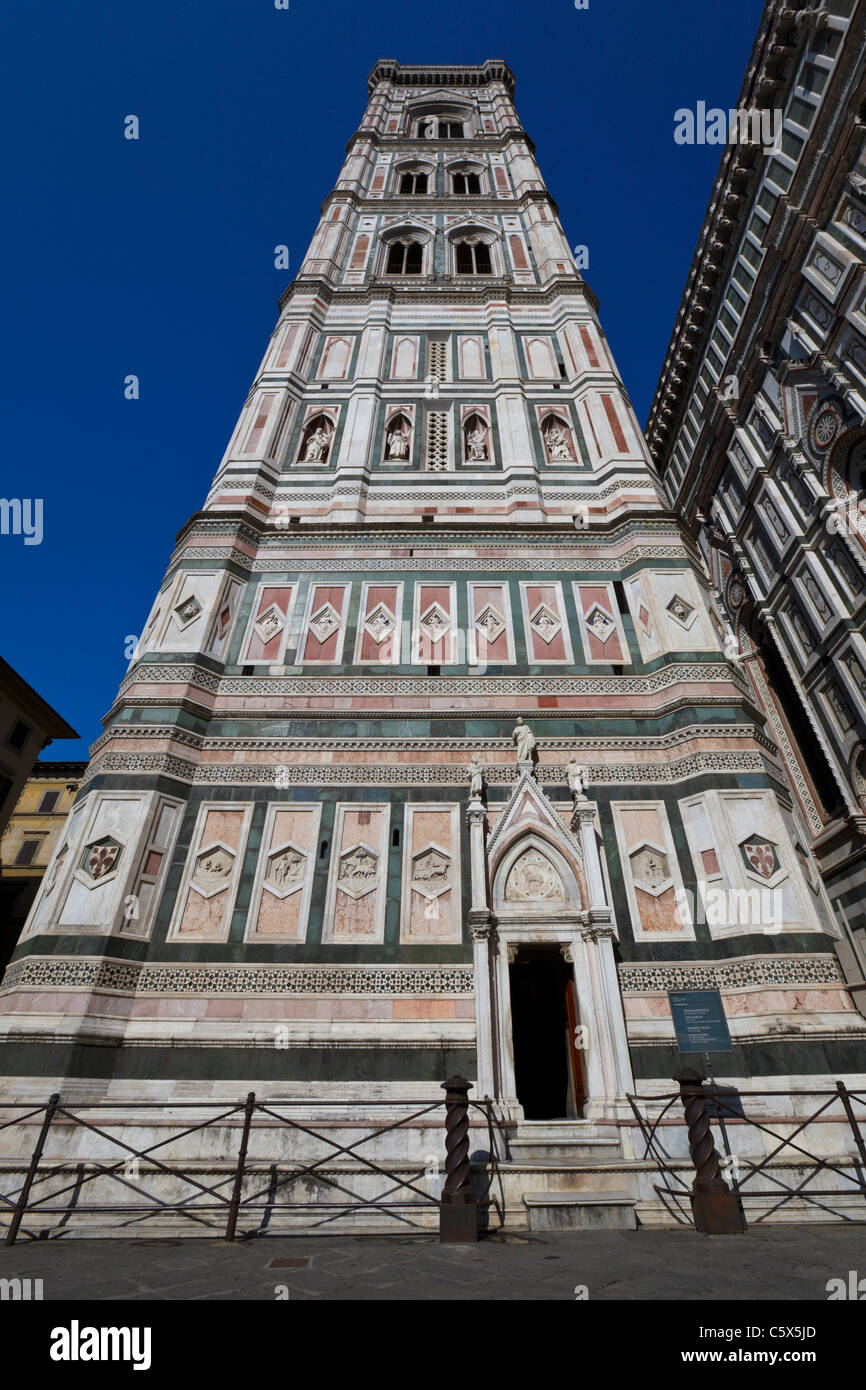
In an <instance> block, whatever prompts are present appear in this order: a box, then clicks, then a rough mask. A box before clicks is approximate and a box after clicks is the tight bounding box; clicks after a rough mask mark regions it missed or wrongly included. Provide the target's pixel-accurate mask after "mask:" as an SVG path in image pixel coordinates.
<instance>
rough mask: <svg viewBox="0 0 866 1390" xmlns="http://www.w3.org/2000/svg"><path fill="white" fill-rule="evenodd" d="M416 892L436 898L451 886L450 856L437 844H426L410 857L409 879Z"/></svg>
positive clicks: (426, 896) (425, 896)
mask: <svg viewBox="0 0 866 1390" xmlns="http://www.w3.org/2000/svg"><path fill="white" fill-rule="evenodd" d="M410 882H411V884H412V887H413V888H414V889H415V892H416V893H420V894H421V896H422V897H424V898H438V897H440V896H441V895H442V893H446V892H447V891H448V889H449V888H450V887H451V856H450V855H449V854H446V853H445V851H444V850H443V849H440V848H439V846H438V845H432V844H431V845H427V846H426V847H425V848H424V849H422V850H419V851H418V853H417V854H415V855H413V857H412V877H411V879H410Z"/></svg>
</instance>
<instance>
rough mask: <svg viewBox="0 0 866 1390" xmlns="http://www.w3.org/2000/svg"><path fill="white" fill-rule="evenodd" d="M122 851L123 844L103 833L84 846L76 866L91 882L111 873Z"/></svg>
mask: <svg viewBox="0 0 866 1390" xmlns="http://www.w3.org/2000/svg"><path fill="white" fill-rule="evenodd" d="M122 853H123V846H122V845H121V844H120V843H119V841H117V840H115V839H114V837H113V836H112V835H103V836H102V837H101V838H100V839H98V840H91V841H90V843H89V844H87V845H85V846H84V850H83V852H82V855H81V859H80V860H79V864H78V867H79V868H80V869H81V871H82V873H84V874H85V875H86V876H87V878H89V879H90V880H91V881H92V882H93V883H99V882H101V881H102V880H104V879H106V878H108V876H109V874H113V873H114V871H115V869H116V868H117V866H118V864H119V863H120V856H121V854H122Z"/></svg>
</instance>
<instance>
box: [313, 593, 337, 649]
mask: <svg viewBox="0 0 866 1390" xmlns="http://www.w3.org/2000/svg"><path fill="white" fill-rule="evenodd" d="M339 626H340V616H339V614H338V613H337V611H336V609H334V608H333V607H332V606H331V604H330V603H325V604H323V605H322V607H321V608H320V609H319V610H318V612H317V613H314V614H313V616H312V618H311V619H310V631H311V632H312V634H313V636H314V637H315V639H316V641H317V642H319V643H324V642H327V640H328V638H329V637H333V635H334V633H335V632H336V631H337V629H338V628H339Z"/></svg>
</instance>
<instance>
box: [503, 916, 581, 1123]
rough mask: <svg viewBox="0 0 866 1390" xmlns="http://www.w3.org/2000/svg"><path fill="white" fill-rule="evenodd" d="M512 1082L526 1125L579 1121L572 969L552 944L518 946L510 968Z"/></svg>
mask: <svg viewBox="0 0 866 1390" xmlns="http://www.w3.org/2000/svg"><path fill="white" fill-rule="evenodd" d="M509 985H510V992H511V1031H512V1040H513V1048H514V1081H515V1088H516V1091H517V1099H518V1101H519V1102H520V1104H521V1106H522V1107H523V1113H524V1116H525V1117H526V1119H527V1120H562V1119H568V1120H579V1119H582V1118H583V1107H584V1102H585V1100H586V1081H585V1076H584V1065H583V1056H582V1039H583V1032H584V1030H583V1026H582V1024H581V1023H580V1019H579V1012H578V1005H577V991H576V989H575V983H574V967H573V965H572V964H571V963H570V962H569V961H567V960H566V959H565V957H564V955H563V952H562V949H561V948H560V947H559V946H557V945H555V944H553V943H551V944H546V945H541V944H540V945H521V946H518V947H517V950H516V952H515V954H514V960H513V961H512V962H511V965H510V966H509Z"/></svg>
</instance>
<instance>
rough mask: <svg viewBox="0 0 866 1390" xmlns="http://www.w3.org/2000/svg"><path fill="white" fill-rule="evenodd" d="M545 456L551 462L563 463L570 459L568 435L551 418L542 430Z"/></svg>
mask: <svg viewBox="0 0 866 1390" xmlns="http://www.w3.org/2000/svg"><path fill="white" fill-rule="evenodd" d="M544 440H545V443H546V444H547V456H548V458H549V459H550V461H551V462H552V463H564V462H566V461H568V460H570V459H571V450H570V449H569V447H568V435H567V434H566V432H565V430H564V429H563V428H562V425H560V424H559V422H558V421H556V420H553V421H551V423H550V424H549V425H548V427H547V429H546V430H545V432H544Z"/></svg>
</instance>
